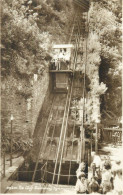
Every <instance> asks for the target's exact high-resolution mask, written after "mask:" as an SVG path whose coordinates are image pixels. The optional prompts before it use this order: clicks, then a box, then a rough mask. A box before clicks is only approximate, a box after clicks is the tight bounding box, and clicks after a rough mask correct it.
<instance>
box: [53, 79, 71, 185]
mask: <svg viewBox="0 0 123 195" xmlns="http://www.w3.org/2000/svg"><path fill="white" fill-rule="evenodd" d="M72 89H73V79H72V84H71V90H70V97H69V101H68V105H67V111H66V112H67V116H66V121H65V124H64V126H63V129H64V128H65V130H64V137H63V145H62V151H61V159H60V165H59V171H58V179H57V184H58V183H59V177H60V172H61V163H62V158H63V151H64V144H65V138H66V133H67V125H68V116H69V108H70V102H71V96H72Z"/></svg>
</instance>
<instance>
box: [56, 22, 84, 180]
mask: <svg viewBox="0 0 123 195" xmlns="http://www.w3.org/2000/svg"><path fill="white" fill-rule="evenodd" d="M77 26H78V35H79V33H80V29H79V25H77ZM79 40H80V39H79V38H78V37H76V49H75V63H74V69H75V65H76V62H77V54H78V47H79ZM73 80H74V79H73ZM73 80H72V84H71V92H70V99H69V102H68V111H67V118H66V123H65V133H64V137H63V145H62V152H61V158H60V165H59V171H58V179H57V184H58V183H59V179H60V172H61V164H62V159H63V153H64V145H65V138H66V133H67V126H68V115H69V107H70V102H71V96H72V90H73Z"/></svg>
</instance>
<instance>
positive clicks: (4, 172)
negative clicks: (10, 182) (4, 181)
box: [3, 151, 6, 177]
mask: <svg viewBox="0 0 123 195" xmlns="http://www.w3.org/2000/svg"><path fill="white" fill-rule="evenodd" d="M5 175H6V158H5V151H4V153H3V177H5Z"/></svg>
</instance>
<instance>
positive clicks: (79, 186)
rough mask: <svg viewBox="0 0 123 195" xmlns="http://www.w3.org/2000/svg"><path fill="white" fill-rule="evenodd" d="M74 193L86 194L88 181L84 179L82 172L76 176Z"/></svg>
mask: <svg viewBox="0 0 123 195" xmlns="http://www.w3.org/2000/svg"><path fill="white" fill-rule="evenodd" d="M75 189H76V193H77V194H86V193H88V181H87V179H86V178H85V173H84V172H79V173H78V174H77V182H76V186H75Z"/></svg>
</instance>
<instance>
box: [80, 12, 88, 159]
mask: <svg viewBox="0 0 123 195" xmlns="http://www.w3.org/2000/svg"><path fill="white" fill-rule="evenodd" d="M87 21H88V14H87ZM87 37H88V35H87ZM87 37H86V51H85V55H86V58H85V63H84V83H83V100H84V102H83V113H82V115H83V118H82V129H81V142H80V143H81V145H80V146H81V148H82V150H83V151H82V153H81V155H80V157H81V159H82V160H84V153H85V143H84V110H85V82H86V81H85V80H86V78H85V77H86V66H87V44H88V42H87V41H88V40H87Z"/></svg>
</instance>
